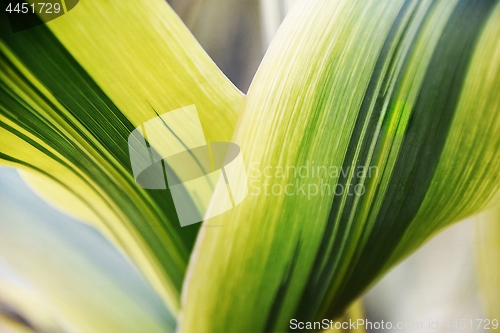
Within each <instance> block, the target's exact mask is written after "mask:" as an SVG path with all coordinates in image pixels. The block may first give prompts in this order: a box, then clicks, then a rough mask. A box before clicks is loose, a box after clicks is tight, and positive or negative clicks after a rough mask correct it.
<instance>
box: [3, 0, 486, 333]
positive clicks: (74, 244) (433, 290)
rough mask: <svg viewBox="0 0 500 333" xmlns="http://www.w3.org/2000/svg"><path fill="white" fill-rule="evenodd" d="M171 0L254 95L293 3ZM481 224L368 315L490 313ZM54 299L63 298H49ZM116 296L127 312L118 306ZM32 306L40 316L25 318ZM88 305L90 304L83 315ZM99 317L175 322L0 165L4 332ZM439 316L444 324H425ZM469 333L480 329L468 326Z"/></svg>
mask: <svg viewBox="0 0 500 333" xmlns="http://www.w3.org/2000/svg"><path fill="white" fill-rule="evenodd" d="M168 2H169V3H170V5H171V6H172V7H173V8H174V10H175V11H176V12H177V13H178V14H179V16H180V17H181V18H182V19H183V21H184V22H185V23H186V25H187V26H188V27H189V29H190V30H191V31H192V33H193V34H194V35H195V37H196V38H197V39H198V41H199V42H200V44H201V45H202V46H203V48H204V49H205V50H206V51H207V53H208V54H209V55H210V56H211V58H212V59H213V60H214V61H215V63H216V64H217V65H218V66H219V68H221V70H222V71H223V72H224V73H225V74H226V75H227V76H228V77H229V79H230V80H231V81H232V82H233V83H234V84H235V85H236V86H237V87H238V88H239V89H240V90H242V91H243V92H245V93H246V92H247V90H248V87H249V86H250V83H251V80H252V77H253V76H254V74H255V72H256V71H257V69H258V65H259V63H260V62H261V60H262V57H263V56H264V54H265V51H266V49H267V47H268V45H269V43H270V42H271V40H272V38H273V36H274V34H275V33H276V30H277V29H278V27H279V25H280V23H281V21H282V19H283V18H284V16H285V15H286V13H287V11H288V10H289V8H290V6H292V5H293V2H294V0H261V1H258V0H170V1H168ZM477 223H478V222H477V221H476V220H472V219H471V220H467V221H463V222H461V223H458V224H456V225H454V226H452V227H450V228H448V229H447V230H445V231H444V232H442V233H441V234H439V235H438V236H437V237H435V238H433V239H432V240H431V241H429V242H428V243H427V244H426V245H425V246H423V247H422V248H421V249H420V250H419V251H417V252H416V253H415V254H413V255H412V256H411V257H410V258H408V259H407V260H406V261H404V262H403V263H401V264H400V265H398V266H397V267H396V268H394V269H393V270H392V271H391V272H390V273H389V274H388V275H386V276H385V277H384V278H383V279H381V280H380V281H378V283H376V284H375V285H374V286H373V287H372V288H371V289H370V290H369V291H368V293H366V295H365V296H364V297H363V306H364V312H365V314H364V316H365V318H367V319H368V320H370V321H373V322H375V321H376V322H380V321H382V320H384V321H385V322H387V321H391V322H394V323H396V322H410V323H413V322H422V323H423V329H407V330H404V331H405V332H422V331H424V332H425V331H432V332H445V331H446V332H450V331H452V332H453V331H454V329H445V328H444V325H443V324H442V323H444V322H446V321H450V323H451V322H453V320H455V319H466V320H467V321H468V320H470V319H473V320H475V319H476V318H486V311H485V309H484V307H483V303H484V302H483V301H482V298H481V297H482V296H481V293H480V290H479V283H478V276H477V247H476V229H477ZM68 249H69V250H68ZM62 253H64V255H61V254H62ZM103 253H104V254H105V255H102V254H103ZM53 272H58V273H57V274H53ZM54 276H58V277H59V278H57V279H54ZM19 295H24V296H23V297H22V299H23V301H22V302H20V301H19V297H18V296H19ZM54 297H57V298H58V299H60V302H58V303H57V304H48V303H47V302H46V301H45V300H46V299H49V298H50V299H51V298H54ZM116 301H119V302H120V303H121V304H125V306H124V307H123V308H124V309H125V310H121V311H120V312H116V311H113V308H112V303H113V302H116ZM32 307H35V308H36V309H37V310H36V311H35V313H37V314H38V315H37V316H30V317H29V318H26V317H23V313H33V311H30V308H32ZM82 308H84V309H88V310H86V311H85V313H81V312H82V311H81V309H82ZM94 316H101V317H102V323H103V329H102V332H161V325H168V326H171V325H175V324H174V319H173V318H171V317H170V316H169V315H168V313H167V311H166V310H165V308H164V307H163V305H162V303H161V300H160V299H159V298H158V297H157V296H156V295H155V293H154V292H153V290H152V289H151V288H150V287H149V286H148V284H147V283H146V282H145V280H144V279H143V278H142V277H141V275H140V273H138V272H137V270H136V269H135V268H134V267H133V266H132V265H131V264H130V262H129V261H128V260H127V259H126V258H125V257H124V256H123V254H122V253H121V252H120V251H119V250H117V249H116V248H114V247H113V246H112V245H111V244H110V243H109V242H108V241H107V240H105V239H104V238H103V237H102V236H101V235H100V234H99V233H98V232H97V231H96V230H95V229H93V228H92V227H91V226H88V225H86V224H85V223H82V222H80V221H78V220H76V219H74V218H72V217H70V216H67V215H65V214H63V213H61V212H59V211H57V210H56V209H55V208H53V207H51V206H49V204H47V203H46V202H45V201H43V200H42V199H41V198H39V197H38V196H37V195H36V193H34V192H33V191H32V190H31V189H30V188H29V186H28V185H26V183H25V182H24V181H23V179H22V177H21V176H20V174H19V173H18V172H17V171H16V170H15V169H12V168H6V167H0V333H6V332H35V331H40V330H37V327H50V330H49V331H50V332H68V331H73V329H72V322H78V323H79V325H80V323H84V322H85V321H86V320H88V319H89V318H91V317H94ZM106 316H107V317H106ZM61 318H69V319H70V320H69V321H65V320H63V319H61ZM106 318H112V319H111V320H109V319H106ZM436 320H439V322H440V325H439V326H440V329H431V330H429V329H427V325H428V322H429V321H431V322H435V321H436ZM113 321H115V322H117V323H119V324H117V323H115V322H113ZM145 329H147V330H145ZM379 331H380V332H382V331H383V330H379ZM469 331H470V332H480V330H467V329H465V330H460V332H469ZM372 332H378V331H377V330H372Z"/></svg>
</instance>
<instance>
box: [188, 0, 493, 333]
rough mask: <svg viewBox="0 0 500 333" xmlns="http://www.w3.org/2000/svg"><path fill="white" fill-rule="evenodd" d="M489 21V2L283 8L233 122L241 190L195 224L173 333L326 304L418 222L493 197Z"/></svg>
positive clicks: (341, 301)
mask: <svg viewBox="0 0 500 333" xmlns="http://www.w3.org/2000/svg"><path fill="white" fill-rule="evenodd" d="M499 28H500V5H499V4H498V2H496V1H479V2H478V1H468V0H457V1H449V0H442V1H393V0H391V1H389V0H387V1H380V0H372V1H341V0H339V1H329V0H328V1H327V0H324V1H304V2H302V3H301V4H300V6H297V7H295V9H294V10H292V12H291V13H290V14H289V16H288V17H287V18H286V19H285V22H284V23H283V25H282V27H281V28H280V31H279V32H278V35H277V37H276V38H275V40H274V41H273V43H272V45H271V47H270V50H269V51H268V53H267V54H266V57H265V59H264V60H263V62H262V64H261V66H260V68H259V71H258V73H257V75H256V77H255V79H254V81H253V83H252V85H251V87H250V90H249V93H248V96H247V104H246V108H245V111H244V112H243V114H242V116H241V118H240V121H239V126H238V128H237V129H236V134H235V142H236V143H238V144H239V145H240V146H241V148H242V152H243V155H244V158H245V163H246V166H247V170H248V173H249V178H250V179H249V183H250V194H249V197H248V198H247V199H246V200H245V201H244V202H243V203H242V204H241V205H240V206H238V207H236V208H235V209H233V210H232V211H230V212H228V213H227V214H225V215H223V216H221V217H219V218H216V219H212V220H210V221H206V222H205V226H211V225H216V226H219V227H217V228H215V227H212V228H208V227H207V228H203V229H202V230H201V232H200V234H199V236H198V239H197V244H196V246H195V252H194V253H193V255H192V259H191V262H190V267H189V271H188V275H187V278H186V281H185V287H184V289H183V297H182V300H183V302H182V308H183V310H182V312H181V318H180V322H181V331H182V332H261V331H281V330H286V329H288V328H289V321H290V320H291V319H293V318H296V319H298V320H304V321H306V320H313V319H317V320H318V319H319V320H320V319H322V318H334V317H336V316H338V315H340V314H341V313H342V312H343V311H344V310H345V309H346V307H347V306H348V305H349V304H350V303H351V302H352V301H353V300H354V299H356V298H357V297H358V296H359V295H360V294H361V293H362V292H363V291H364V290H365V289H366V288H367V287H368V286H369V285H371V284H372V283H373V282H374V281H376V279H378V278H379V277H380V276H381V274H382V273H383V272H385V271H387V269H389V268H390V267H392V266H393V265H394V264H395V263H396V262H398V261H400V260H402V259H403V258H404V257H405V256H407V255H408V254H409V253H410V252H411V251H413V250H415V248H416V247H418V245H420V244H421V243H422V242H423V241H424V240H425V239H427V238H428V237H429V236H431V235H432V234H434V233H436V232H437V231H438V230H440V229H442V228H443V227H445V226H446V225H449V224H450V223H452V222H455V221H458V220H461V219H463V218H465V217H467V216H471V215H473V214H476V213H477V212H479V211H481V210H484V209H486V208H487V206H488V205H492V204H497V205H498V203H499V200H498V199H499V197H498V185H499V184H500V182H499V176H500V173H499V169H498V168H499V167H498V166H499V165H500V155H499V153H498V151H499V147H500V137H499V136H498V133H499V132H500V118H498V110H500V95H499V94H498V91H499V90H500V56H499V54H500V53H499V48H500V43H498V36H499V35H500V30H499ZM495 36H496V37H495ZM318 166H319V167H326V168H327V170H328V172H330V170H332V169H331V168H334V169H333V170H336V171H337V172H332V173H328V174H326V172H325V171H324V169H323V171H321V169H317V168H316V169H314V168H315V167H318ZM301 167H303V168H305V169H303V170H308V172H309V174H308V175H306V176H304V174H305V171H304V174H300V173H299V172H300V168H301ZM279 168H281V170H280V169H279ZM290 168H291V170H292V171H291V172H292V173H291V175H290V174H288V175H287V174H286V170H289V169H290ZM313 169H314V170H316V174H315V176H314V175H312V170H313ZM283 170H285V175H283V174H284V171H283ZM293 170H299V171H297V172H294V171H293ZM321 172H323V174H322V175H321V176H319V174H320V173H321ZM252 182H254V183H252ZM339 185H342V186H343V188H344V191H342V192H341V193H338V192H339V191H337V193H338V194H335V193H334V191H335V190H338V189H339V188H340V187H338V186H339ZM286 186H289V187H288V188H287V187H286ZM290 186H292V187H290ZM356 186H358V189H363V193H362V194H359V195H358V194H356V193H354V194H353V192H352V189H354V188H355V187H356ZM266 188H267V192H266ZM349 188H350V189H351V191H349V190H348V189H349ZM273 189H274V193H273ZM287 189H288V193H290V192H293V191H295V192H293V193H292V194H287V193H285V192H284V191H285V190H287ZM280 191H281V192H280ZM308 191H309V192H308ZM321 191H323V192H321ZM360 192H361V190H359V192H358V193H360ZM201 277H203V278H201ZM214 300H217V301H214Z"/></svg>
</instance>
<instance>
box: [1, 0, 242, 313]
mask: <svg viewBox="0 0 500 333" xmlns="http://www.w3.org/2000/svg"><path fill="white" fill-rule="evenodd" d="M1 15H2V19H1V23H0V25H1V27H0V38H1V40H0V51H1V55H0V78H1V80H0V96H1V98H0V147H1V148H0V159H1V160H3V163H6V164H9V165H14V166H16V167H20V168H22V169H26V170H29V171H31V172H35V173H36V175H33V176H30V177H29V178H30V180H32V181H33V182H34V184H35V186H36V184H38V185H39V186H36V187H37V190H38V191H39V192H41V193H43V194H45V195H46V196H47V197H49V198H53V199H54V200H56V201H58V202H59V204H58V205H59V206H65V209H66V210H69V211H71V213H73V214H75V215H76V216H79V217H82V218H84V219H86V220H87V221H89V222H92V223H94V224H95V225H96V226H98V227H99V228H100V229H101V230H102V231H103V232H104V233H105V234H106V235H108V236H109V237H110V238H111V239H113V240H114V241H115V242H116V243H117V244H118V245H119V246H120V247H121V248H122V249H124V250H125V251H126V253H127V254H128V255H129V256H130V258H131V259H132V260H133V261H134V262H135V264H136V265H137V266H138V267H139V268H140V269H141V271H142V272H143V273H144V274H145V276H146V277H147V279H148V280H149V282H150V283H151V284H152V285H153V286H154V287H155V288H156V290H157V291H158V292H159V294H160V295H161V297H162V298H163V299H164V301H165V302H166V304H167V305H168V307H169V308H170V309H171V311H172V312H173V313H175V312H176V311H177V309H178V306H179V305H178V303H179V300H178V298H179V294H180V288H181V285H182V280H183V277H184V273H185V269H186V265H187V260H188V258H189V254H190V251H191V248H192V246H193V243H194V238H195V236H196V233H197V230H198V225H194V226H191V227H187V228H183V229H181V227H180V225H179V222H178V219H177V215H176V213H175V209H174V205H173V202H172V198H171V195H170V193H169V192H168V191H146V190H143V189H141V188H140V187H138V186H137V185H136V184H135V181H134V179H133V177H132V175H131V171H130V161H129V156H128V145H127V137H128V135H129V134H130V132H131V131H132V130H133V129H134V128H135V127H137V126H140V125H141V124H142V123H143V122H145V121H147V120H149V119H151V118H153V117H156V116H157V112H158V113H165V112H168V111H171V110H174V109H176V108H179V107H182V106H186V105H191V104H195V105H196V107H197V110H198V113H199V116H200V119H201V122H202V124H203V125H204V132H205V136H206V139H207V141H209V142H210V141H228V140H229V139H230V138H231V135H232V133H233V130H234V126H235V124H236V120H237V116H238V112H239V110H240V109H241V107H242V105H243V103H244V96H243V95H242V94H241V93H240V92H239V91H238V90H237V89H236V88H235V87H234V86H233V85H232V84H231V83H230V82H229V81H228V80H227V79H226V78H225V77H224V75H223V74H222V73H221V72H220V71H219V69H218V68H217V67H216V66H215V65H214V63H213V62H212V61H211V60H210V58H209V57H208V56H207V55H206V53H205V52H204V51H203V50H202V49H201V47H200V46H199V45H198V43H197V42H196V41H195V39H194V38H193V37H192V35H191V34H190V33H189V31H188V30H187V29H186V28H185V26H184V25H183V24H182V22H181V21H180V19H179V18H178V17H177V16H176V15H175V14H174V13H173V11H172V10H171V9H170V8H169V7H168V5H166V4H165V3H164V2H163V1H161V0H155V1H134V2H120V3H99V4H97V3H93V2H88V1H82V2H81V3H79V4H78V5H77V6H76V7H75V8H74V9H73V10H71V11H70V12H68V13H67V14H65V15H63V16H61V17H60V18H58V19H56V20H53V21H51V22H50V23H49V24H47V25H40V26H38V27H35V28H32V29H29V30H24V31H21V32H18V33H12V32H11V30H10V27H9V26H8V20H7V19H6V18H5V17H4V16H5V13H3V12H2V14H1ZM29 19H36V17H35V18H29ZM48 27H50V30H49V28H48ZM185 130H189V129H188V128H186V129H185ZM49 183H50V184H51V185H50V186H47V184H49ZM61 199H62V201H61Z"/></svg>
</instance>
